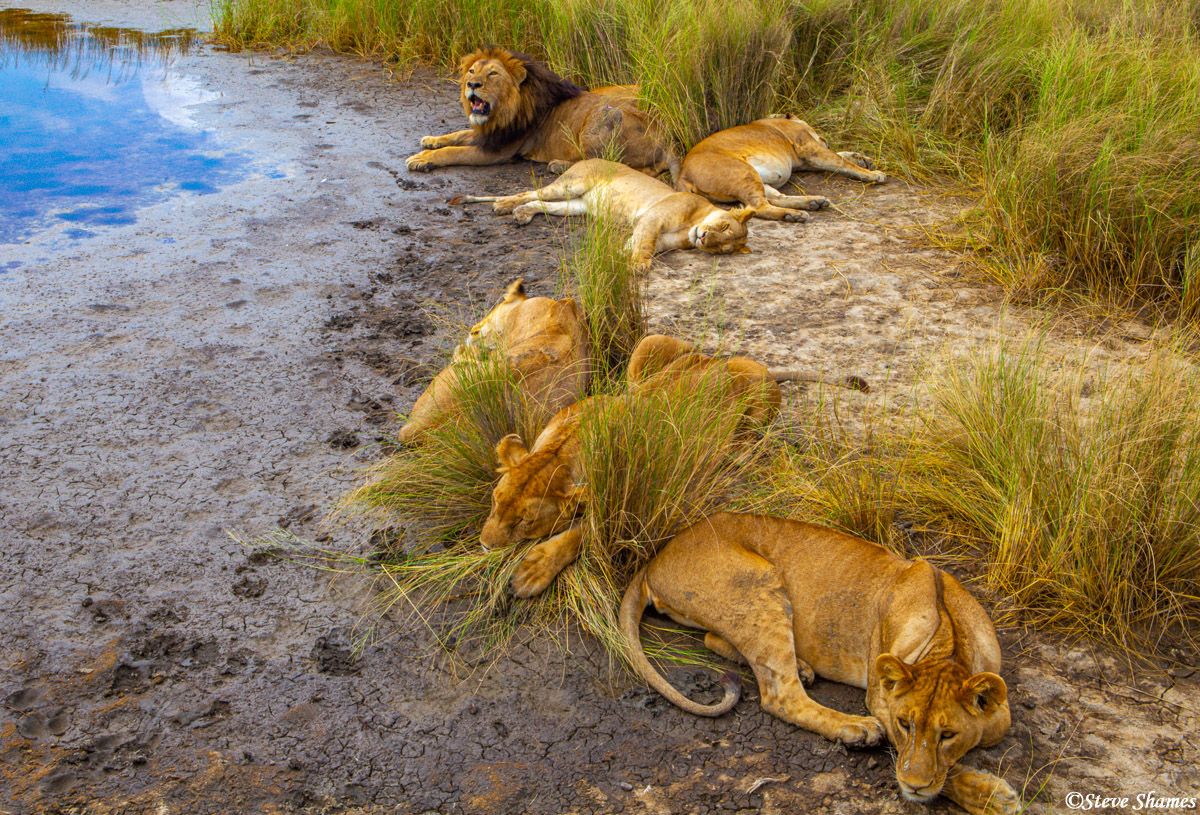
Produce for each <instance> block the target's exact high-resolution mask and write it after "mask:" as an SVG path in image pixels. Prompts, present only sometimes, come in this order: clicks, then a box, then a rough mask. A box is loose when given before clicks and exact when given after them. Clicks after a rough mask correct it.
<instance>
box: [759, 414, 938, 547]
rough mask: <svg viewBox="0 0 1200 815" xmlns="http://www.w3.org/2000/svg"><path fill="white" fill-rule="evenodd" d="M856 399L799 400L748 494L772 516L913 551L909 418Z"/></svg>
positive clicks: (906, 415) (911, 463)
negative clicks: (909, 507) (850, 401)
mask: <svg viewBox="0 0 1200 815" xmlns="http://www.w3.org/2000/svg"><path fill="white" fill-rule="evenodd" d="M851 398H856V397H853V396H847V395H846V394H844V393H834V394H828V393H827V392H825V391H823V390H822V391H820V392H818V393H817V394H816V395H815V396H809V397H805V398H804V399H803V401H802V402H800V403H799V404H797V405H795V406H794V408H795V418H794V419H793V425H792V426H791V427H787V428H786V429H784V430H782V431H781V433H780V436H781V438H782V439H784V440H786V443H784V444H779V445H777V446H775V447H774V448H773V449H772V450H771V451H770V454H769V456H768V457H767V458H766V460H765V461H764V462H763V465H762V467H761V468H760V469H759V470H758V471H757V472H755V473H754V474H753V475H752V490H751V493H750V494H751V495H752V496H754V501H755V502H757V503H758V504H759V505H760V506H765V507H766V508H767V511H768V512H769V513H770V514H773V515H780V516H783V517H788V518H795V519H797V520H801V521H807V522H809V523H817V524H823V525H825V526H830V527H833V528H834V529H840V530H841V531H843V532H847V533H849V534H851V535H856V536H858V537H860V538H864V539H866V540H869V541H874V542H875V543H878V544H881V545H882V546H885V547H887V548H889V549H891V550H893V551H894V552H896V553H897V554H899V555H901V556H908V555H909V554H911V553H910V552H909V551H908V548H909V536H908V534H907V533H906V531H905V530H906V529H908V528H910V527H911V526H912V522H911V519H910V517H909V516H910V513H909V512H907V506H906V500H907V497H908V496H907V495H906V493H905V490H906V487H907V485H908V483H909V479H910V478H911V477H912V468H913V466H914V462H913V461H912V444H911V438H910V431H909V429H908V424H907V423H908V422H909V421H911V417H910V416H909V415H908V414H906V413H904V412H900V413H898V414H897V415H894V416H889V415H886V414H885V413H884V412H882V411H880V410H878V409H875V408H871V407H867V408H866V409H863V408H861V407H859V406H852V405H849V404H847V399H851ZM852 410H854V411H855V414H857V415H854V417H853V418H854V419H855V420H857V421H855V423H854V426H852V425H851V423H850V422H851V411H852ZM739 509H741V507H739Z"/></svg>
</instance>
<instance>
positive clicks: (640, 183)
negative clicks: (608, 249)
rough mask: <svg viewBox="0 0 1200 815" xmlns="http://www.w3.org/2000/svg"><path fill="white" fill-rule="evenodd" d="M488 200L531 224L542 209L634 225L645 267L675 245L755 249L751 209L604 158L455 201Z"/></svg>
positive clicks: (635, 250) (633, 242) (636, 255)
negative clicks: (512, 188)
mask: <svg viewBox="0 0 1200 815" xmlns="http://www.w3.org/2000/svg"><path fill="white" fill-rule="evenodd" d="M483 202H491V203H492V208H493V209H494V210H495V211H496V212H498V213H508V212H511V213H512V214H513V220H515V221H516V222H517V223H518V224H527V223H529V222H530V221H531V220H533V217H534V216H535V215H537V214H538V213H544V214H546V215H547V216H550V215H586V214H588V213H593V214H594V213H596V212H598V211H599V212H604V213H607V214H609V215H611V216H612V217H615V218H617V219H619V220H621V221H624V222H625V223H627V224H628V225H630V226H631V227H632V228H633V236H632V238H630V247H631V250H632V254H633V262H634V265H635V266H636V267H637V268H638V269H639V270H642V271H644V270H645V269H647V268H649V266H650V259H651V258H652V257H653V256H654V255H655V254H656V253H659V252H669V251H672V250H674V249H692V248H696V249H703V250H704V251H706V252H710V253H712V254H718V255H723V254H731V253H734V252H749V251H750V250H749V249H747V248H746V237H747V232H746V221H747V220H748V219H749V218H750V216H751V215H752V214H753V213H752V212H751V211H750V210H748V209H735V210H733V211H730V212H727V211H725V210H723V209H720V208H718V207H715V206H713V205H712V204H711V203H710V202H709V201H708V200H707V199H705V198H702V197H701V196H699V195H693V194H691V193H687V192H676V191H675V190H673V189H671V187H670V186H668V185H667V184H664V183H663V182H661V181H659V180H657V179H654V178H651V177H649V176H647V175H644V174H642V173H639V172H637V171H635V170H633V169H631V168H629V167H627V166H626V165H624V164H618V163H616V162H612V161H605V160H604V159H589V160H587V161H581V162H579V163H577V164H574V165H572V166H571V167H570V169H568V170H567V171H566V172H565V173H563V174H562V176H560V177H559V178H558V179H557V180H556V181H553V182H551V183H550V184H547V185H546V186H544V187H542V188H540V189H536V190H530V191H528V192H522V193H517V194H516V195H504V196H495V195H464V196H458V197H456V198H454V199H452V203H465V204H473V203H483Z"/></svg>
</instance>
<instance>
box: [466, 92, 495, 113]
mask: <svg viewBox="0 0 1200 815" xmlns="http://www.w3.org/2000/svg"><path fill="white" fill-rule="evenodd" d="M467 101H468V102H470V103H471V115H472V116H487V115H488V114H490V113H491V112H492V104H491V102H485V101H483V100H482V99H480V98H479V97H478V96H476V95H475V94H471V95H470V96H468V97H467Z"/></svg>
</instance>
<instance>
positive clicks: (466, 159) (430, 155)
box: [404, 145, 516, 172]
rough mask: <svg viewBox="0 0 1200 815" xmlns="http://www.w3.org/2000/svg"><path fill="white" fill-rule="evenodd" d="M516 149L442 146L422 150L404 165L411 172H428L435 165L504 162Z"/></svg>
mask: <svg viewBox="0 0 1200 815" xmlns="http://www.w3.org/2000/svg"><path fill="white" fill-rule="evenodd" d="M515 153H516V151H515V150H513V151H507V150H506V151H504V152H500V153H496V152H492V151H490V150H484V149H483V148H482V147H476V146H474V145H471V146H468V147H440V148H438V149H436V150H422V151H421V152H420V153H416V154H414V155H411V156H409V157H408V159H407V160H405V162H404V165H405V166H406V167H408V169H409V171H410V172H426V171H428V170H432V169H433V168H435V167H453V166H474V167H479V166H483V165H486V164H503V163H504V162H506V161H508V160H510V159H511V158H512V157H513V155H515Z"/></svg>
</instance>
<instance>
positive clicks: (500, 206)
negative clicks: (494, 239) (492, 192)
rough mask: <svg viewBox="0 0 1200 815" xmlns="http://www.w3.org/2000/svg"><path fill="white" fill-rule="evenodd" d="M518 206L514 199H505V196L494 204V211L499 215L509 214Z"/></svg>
mask: <svg viewBox="0 0 1200 815" xmlns="http://www.w3.org/2000/svg"><path fill="white" fill-rule="evenodd" d="M516 208H517V205H516V203H514V202H513V201H505V200H504V199H503V198H501V199H500V200H499V201H496V202H494V203H493V204H492V212H494V213H496V214H497V215H507V214H508V213H510V212H512V211H513V210H514V209H516Z"/></svg>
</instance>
